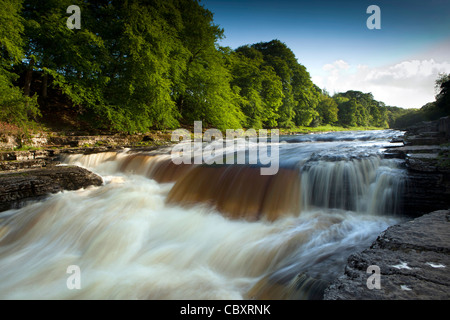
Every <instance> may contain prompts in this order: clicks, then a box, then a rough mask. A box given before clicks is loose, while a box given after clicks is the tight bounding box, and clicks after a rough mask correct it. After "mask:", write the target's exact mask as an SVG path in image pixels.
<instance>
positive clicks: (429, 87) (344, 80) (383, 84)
mask: <svg viewBox="0 0 450 320" xmlns="http://www.w3.org/2000/svg"><path fill="white" fill-rule="evenodd" d="M322 69H323V70H324V71H325V73H326V75H325V76H316V77H313V81H314V83H316V84H317V85H318V86H319V87H321V88H324V89H326V90H327V91H328V92H330V94H333V93H334V92H345V91H347V90H359V91H363V92H371V93H372V94H373V95H374V97H375V99H377V100H379V101H383V102H384V103H386V104H387V105H392V106H398V107H403V108H420V107H421V106H423V105H424V104H426V103H428V102H431V101H434V99H435V98H434V96H435V93H436V92H435V89H434V84H435V81H436V79H437V78H438V75H439V73H450V62H447V61H444V62H436V61H435V60H433V59H429V60H407V61H402V62H399V63H397V64H393V65H389V66H384V67H378V68H373V67H369V66H367V65H357V66H351V65H349V64H348V63H347V62H345V61H343V60H337V61H335V62H334V63H332V64H326V65H324V66H323V68H322Z"/></svg>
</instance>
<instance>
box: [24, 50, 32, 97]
mask: <svg viewBox="0 0 450 320" xmlns="http://www.w3.org/2000/svg"><path fill="white" fill-rule="evenodd" d="M33 67H34V58H31V60H30V62H29V64H28V70H27V72H26V74H25V85H24V87H23V94H24V95H25V96H26V97H29V96H30V92H31V81H32V80H33Z"/></svg>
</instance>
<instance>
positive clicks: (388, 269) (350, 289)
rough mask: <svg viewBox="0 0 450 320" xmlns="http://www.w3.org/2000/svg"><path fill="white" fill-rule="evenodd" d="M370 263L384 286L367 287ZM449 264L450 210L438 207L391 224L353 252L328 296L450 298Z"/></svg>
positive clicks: (340, 298)
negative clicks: (364, 247)
mask: <svg viewBox="0 0 450 320" xmlns="http://www.w3.org/2000/svg"><path fill="white" fill-rule="evenodd" d="M369 266H377V267H378V268H379V271H380V274H379V280H380V282H379V283H380V287H379V289H377V288H373V287H372V289H370V288H369V287H370V286H368V285H367V283H368V279H369V277H371V276H372V275H373V274H372V272H369V273H368V271H367V270H368V268H369ZM449 268H450V210H439V211H435V212H432V213H430V214H426V215H423V216H421V217H419V218H416V219H414V220H411V221H408V222H404V223H401V224H399V225H395V226H392V227H390V228H388V229H387V230H386V231H385V232H383V233H382V234H381V235H380V236H379V237H378V239H377V240H376V241H375V242H374V243H373V244H372V246H371V247H370V248H369V249H366V250H364V251H363V252H360V253H357V254H354V255H352V256H350V257H349V259H348V263H347V266H346V268H345V273H344V275H343V276H342V277H340V278H339V279H337V280H336V281H335V282H334V283H332V284H331V285H330V286H329V287H328V288H327V289H326V290H325V294H324V299H325V300H366V299H370V300H373V299H376V300H401V299H408V300H414V299H421V300H425V299H433V300H440V299H442V300H448V299H449V298H450V290H449V287H450V272H449ZM369 281H372V280H370V279H369Z"/></svg>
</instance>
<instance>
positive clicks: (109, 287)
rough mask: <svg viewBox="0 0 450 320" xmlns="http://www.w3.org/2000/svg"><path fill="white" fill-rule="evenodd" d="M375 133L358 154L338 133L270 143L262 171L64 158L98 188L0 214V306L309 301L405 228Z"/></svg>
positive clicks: (155, 158)
mask: <svg viewBox="0 0 450 320" xmlns="http://www.w3.org/2000/svg"><path fill="white" fill-rule="evenodd" d="M376 134H377V133H370V135H364V136H363V135H361V136H362V137H364V143H361V145H358V148H357V150H356V149H355V150H356V151H357V152H356V153H355V152H353V151H355V150H354V148H353V146H354V145H355V144H357V143H356V142H355V141H344V142H342V141H341V140H339V134H336V138H335V139H329V137H330V135H329V134H328V135H327V136H326V137H324V138H323V139H320V137H314V139H315V140H318V141H319V142H315V141H313V142H311V141H308V142H292V141H291V142H290V143H280V149H281V152H280V159H281V161H280V168H279V170H278V172H277V173H276V174H275V175H266V176H264V175H261V174H260V170H259V169H260V168H259V167H258V166H257V165H245V164H242V165H203V164H192V165H188V164H186V165H174V164H173V163H172V161H171V158H170V156H169V155H168V154H167V153H165V152H162V151H158V152H133V151H131V150H124V151H123V152H104V153H98V154H90V155H66V156H65V157H64V158H63V159H62V160H63V162H64V163H65V164H70V165H80V166H83V167H86V168H88V169H89V170H92V171H94V172H96V173H97V174H100V175H101V176H102V177H103V179H104V181H105V183H104V185H102V186H100V187H91V188H87V189H85V190H77V191H71V192H60V193H58V194H54V195H52V196H50V197H48V199H46V200H45V201H41V202H35V203H31V204H30V205H27V206H26V207H24V208H21V209H14V210H9V211H5V212H1V213H0V299H320V298H321V296H322V294H323V290H324V289H325V287H326V286H327V285H328V284H329V283H330V281H332V280H333V279H335V278H336V277H337V276H339V275H340V274H342V272H343V268H344V265H345V262H346V260H347V257H348V256H349V255H350V254H352V253H354V252H356V251H358V250H362V249H364V248H365V247H367V246H369V245H370V244H371V242H372V241H373V240H375V239H376V237H377V236H378V234H379V233H381V232H382V231H383V230H385V229H386V228H387V227H388V226H390V225H392V224H394V223H397V222H398V221H401V219H402V218H401V216H400V215H398V213H399V212H400V209H401V201H400V199H401V194H402V187H403V181H404V179H403V171H402V168H401V167H400V166H398V165H397V163H395V162H394V161H392V159H383V158H382V157H381V156H380V155H379V154H378V153H377V152H375V151H374V152H371V151H370V150H374V149H376V148H375V147H374V145H377V144H378V143H379V142H378V141H375V142H373V141H369V140H368V139H369V138H372V137H375V136H376ZM383 134H384V136H383V139H384V138H385V136H386V135H387V133H383ZM345 137H346V139H348V134H347V135H346V136H345ZM322 140H323V141H322ZM349 146H352V147H351V149H349V148H347V147H349ZM333 150H334V151H333ZM336 150H338V151H336ZM361 150H364V151H365V152H363V153H361V152H360V151H361ZM337 152H342V153H346V156H342V157H336V156H335V154H336V153H337ZM330 154H334V155H333V156H326V155H330ZM69 266H77V267H79V269H80V271H81V288H79V289H74V290H71V289H69V288H68V286H67V281H68V278H69V276H70V274H68V273H67V268H68V267H69Z"/></svg>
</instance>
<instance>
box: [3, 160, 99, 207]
mask: <svg viewBox="0 0 450 320" xmlns="http://www.w3.org/2000/svg"><path fill="white" fill-rule="evenodd" d="M102 184H103V179H102V178H101V177H100V176H98V175H96V174H94V173H92V172H90V171H88V170H86V169H83V168H80V167H77V166H49V167H46V168H38V169H28V170H18V171H3V172H1V173H0V211H4V210H8V209H12V208H18V207H21V206H22V205H23V204H25V203H27V202H29V201H33V200H40V199H42V198H44V197H46V196H47V195H49V194H52V193H56V192H60V191H63V190H77V189H81V188H87V187H89V186H100V185H102Z"/></svg>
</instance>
